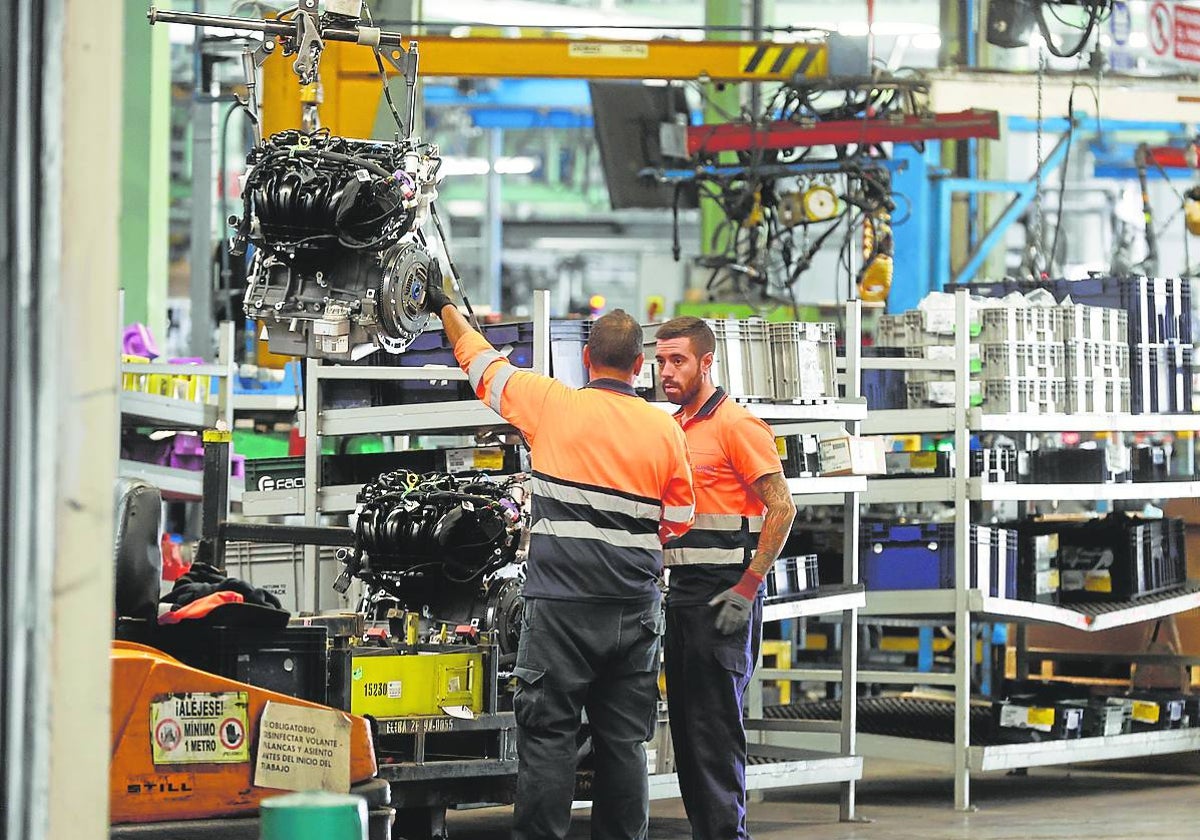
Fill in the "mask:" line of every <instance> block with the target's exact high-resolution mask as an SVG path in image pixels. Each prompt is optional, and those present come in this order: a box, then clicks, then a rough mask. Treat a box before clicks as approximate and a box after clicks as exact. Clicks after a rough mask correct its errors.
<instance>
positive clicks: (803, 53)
mask: <svg viewBox="0 0 1200 840" xmlns="http://www.w3.org/2000/svg"><path fill="white" fill-rule="evenodd" d="M820 50H821V48H820V47H819V46H818V45H816V44H757V45H755V46H753V47H742V48H740V49H739V50H738V66H739V67H741V69H742V72H743V73H745V74H747V75H750V76H763V77H769V78H783V79H790V78H792V77H793V76H803V75H804V74H805V73H806V72H807V71H808V69H809V68H810V67H811V66H812V64H813V62H814V61H816V58H817V56H818V55H819V54H820Z"/></svg>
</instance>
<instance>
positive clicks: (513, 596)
mask: <svg viewBox="0 0 1200 840" xmlns="http://www.w3.org/2000/svg"><path fill="white" fill-rule="evenodd" d="M527 481H528V476H527V475H525V474H518V475H509V476H491V475H486V474H482V473H472V474H457V475H453V474H449V473H415V472H411V471H409V470H397V471H395V472H390V473H384V474H383V475H381V476H379V478H377V479H376V480H375V481H373V482H370V483H368V484H366V485H364V486H363V488H362V490H361V491H360V492H359V495H358V500H357V502H358V503H357V506H356V512H355V517H354V519H353V520H352V528H353V530H354V549H353V550H352V551H347V552H346V553H345V554H344V556H343V560H344V562H345V564H346V565H345V569H344V570H343V573H342V576H341V577H340V578H339V579H338V582H337V584H335V587H336V588H338V589H339V590H340V591H342V592H344V591H346V589H347V588H348V587H349V583H350V579H351V578H352V577H356V578H359V579H360V580H362V581H363V583H364V584H365V585H366V594H365V595H364V598H363V602H364V603H363V612H364V613H365V614H366V616H367V618H368V620H369V621H370V620H375V621H380V620H384V619H391V620H392V625H393V627H392V635H394V636H396V637H398V638H404V637H405V636H406V635H408V636H409V637H410V640H411V635H410V634H411V633H415V634H416V636H417V640H419V641H420V642H436V641H439V640H445V639H447V638H448V637H449V638H453V637H455V635H456V634H459V633H463V632H465V633H467V634H468V635H471V636H473V635H476V634H478V633H485V632H486V633H489V634H490V635H491V637H492V640H493V641H494V643H495V644H496V645H497V646H498V647H499V649H500V653H501V654H502V655H505V654H513V653H515V652H516V650H517V643H518V641H519V639H520V634H521V608H522V607H521V588H522V584H523V581H524V558H525V551H526V548H527V544H528V526H529V505H528V498H529V492H528V485H527ZM405 619H407V620H411V621H415V622H416V626H415V627H413V628H409V627H406V626H403V622H404V620H405Z"/></svg>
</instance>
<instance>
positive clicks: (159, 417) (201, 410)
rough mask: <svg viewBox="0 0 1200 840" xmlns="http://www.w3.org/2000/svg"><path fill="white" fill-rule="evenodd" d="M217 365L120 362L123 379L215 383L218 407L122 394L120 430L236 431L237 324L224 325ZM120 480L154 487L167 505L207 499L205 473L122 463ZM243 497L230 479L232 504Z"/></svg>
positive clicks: (235, 481)
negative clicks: (177, 377)
mask: <svg viewBox="0 0 1200 840" xmlns="http://www.w3.org/2000/svg"><path fill="white" fill-rule="evenodd" d="M217 338H218V344H217V361H216V362H214V363H211V364H200V365H171V364H164V363H157V362H156V363H150V364H137V363H129V362H122V363H121V365H120V370H121V373H122V374H138V375H142V374H149V375H157V374H161V375H172V374H188V375H192V376H208V377H211V378H212V379H214V380H216V383H217V402H216V403H210V402H194V401H191V400H181V399H175V398H173V397H167V396H163V395H161V394H144V393H141V392H138V391H126V390H124V388H122V389H121V390H120V392H119V395H120V396H119V399H118V405H119V407H120V412H121V425H122V426H127V427H128V426H138V427H147V428H153V429H156V430H161V431H193V432H199V431H203V430H205V429H211V428H215V427H217V426H218V425H219V424H221V423H224V424H225V428H227V429H232V428H233V400H232V391H233V374H234V366H233V341H234V331H233V324H232V323H230V322H228V321H225V322H222V323H221V325H220V328H219V332H218V337H217ZM118 475H120V476H121V477H122V478H136V479H140V480H142V481H145V482H147V483H149V484H152V485H154V486H155V487H157V488H158V489H159V490H161V491H162V493H163V495H164V496H165V497H167V498H168V499H176V500H184V501H197V500H199V499H200V498H201V496H202V493H203V478H204V473H203V472H202V471H199V470H196V471H193V470H184V469H179V468H176V467H167V466H163V465H161V464H151V463H147V462H143V461H133V460H129V459H125V458H122V459H121V461H120V463H119V466H118ZM242 493H243V482H242V480H241V479H234V478H230V480H229V499H230V501H234V502H236V501H240V500H241V498H242Z"/></svg>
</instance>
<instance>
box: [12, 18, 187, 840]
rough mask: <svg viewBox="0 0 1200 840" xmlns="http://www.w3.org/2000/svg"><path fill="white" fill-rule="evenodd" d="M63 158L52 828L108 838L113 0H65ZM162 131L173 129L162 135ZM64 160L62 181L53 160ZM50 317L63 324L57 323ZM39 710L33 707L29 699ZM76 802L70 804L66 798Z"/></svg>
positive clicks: (117, 186) (117, 182)
mask: <svg viewBox="0 0 1200 840" xmlns="http://www.w3.org/2000/svg"><path fill="white" fill-rule="evenodd" d="M50 5H56V6H60V7H61V8H62V14H63V27H64V31H63V37H62V39H61V41H56V42H55V43H57V44H61V51H59V52H57V53H56V55H58V56H61V59H62V64H61V65H60V66H59V67H58V70H57V73H59V74H61V79H62V82H61V88H59V89H58V90H57V91H56V93H57V102H54V101H51V102H50V104H49V106H48V107H47V110H51V109H55V108H56V109H57V111H58V114H57V117H58V118H59V119H60V120H61V122H60V129H61V135H60V136H61V137H62V145H61V153H62V154H61V158H60V159H59V160H57V161H53V162H51V163H50V166H49V169H50V172H47V171H46V170H43V172H44V177H46V178H47V182H48V183H50V184H54V187H55V188H56V189H57V190H58V194H59V196H60V199H59V206H58V217H59V224H58V226H57V228H52V231H53V232H52V233H51V234H49V235H52V236H56V237H57V238H58V243H57V245H58V248H59V261H58V265H57V266H56V267H55V268H56V269H57V271H50V272H47V279H48V280H49V281H50V284H51V285H53V284H57V287H58V288H57V290H56V291H57V294H56V295H55V297H54V299H52V300H51V303H52V306H51V307H50V308H51V309H52V311H48V312H46V313H44V315H43V321H42V327H44V328H41V329H38V330H37V334H38V335H40V336H41V340H40V341H41V347H40V352H41V354H42V359H43V360H44V361H43V362H42V366H43V369H44V372H45V374H46V376H45V378H44V379H43V381H42V382H41V383H39V386H40V387H42V388H51V389H52V394H53V396H52V398H51V400H50V401H49V402H50V403H51V405H49V406H47V408H48V409H49V410H48V411H47V412H46V415H47V416H46V417H45V418H44V420H45V423H44V425H43V427H42V428H41V429H40V430H39V432H38V441H37V445H38V447H39V451H40V452H42V453H43V456H42V457H49V458H53V470H54V484H53V488H52V490H53V492H52V493H50V494H47V495H48V497H49V498H48V499H47V501H48V502H49V504H48V505H47V511H48V514H47V515H46V516H45V517H43V518H44V519H45V520H47V521H46V522H45V523H44V524H45V526H46V527H44V528H42V529H41V530H39V531H38V533H37V534H36V539H37V541H38V542H39V544H40V545H41V546H42V549H41V550H42V551H43V552H44V553H45V554H46V555H47V556H48V557H49V558H50V560H51V562H52V563H53V569H54V572H53V577H52V588H51V590H50V592H49V593H47V594H48V596H49V604H48V606H49V609H48V611H47V613H46V614H45V616H44V618H43V620H44V621H46V620H48V629H47V632H48V635H49V646H50V651H49V653H50V655H49V657H48V659H47V660H46V668H47V670H48V673H49V680H50V691H49V696H48V697H47V698H46V699H47V705H46V707H45V714H46V725H47V726H48V728H49V734H50V737H49V749H48V750H47V757H46V761H47V764H48V767H47V770H48V773H47V777H46V779H45V783H46V784H45V788H44V791H43V792H44V794H45V795H46V796H47V798H48V799H49V801H50V803H51V805H50V807H49V813H48V827H47V832H46V835H45V836H46V837H48V838H51V840H60V838H61V840H101V838H107V837H108V755H109V704H110V695H109V670H110V668H109V640H110V639H111V638H112V612H113V591H112V567H113V564H112V534H113V482H114V480H115V477H116V469H117V463H116V459H117V446H116V442H117V424H118V414H117V393H116V388H117V383H118V368H117V362H118V355H117V347H118V344H117V323H118V315H117V297H118V295H117V286H118V279H117V278H118V259H119V249H118V245H117V242H118V222H117V219H118V217H119V215H120V212H121V205H120V201H121V198H120V196H121V173H120V171H119V170H118V168H117V167H115V166H113V165H112V162H113V161H115V160H119V159H120V155H121V148H122V147H121V142H122V140H121V95H122V86H121V75H122V63H123V58H122V55H123V51H122V41H123V37H124V28H125V26H124V24H125V22H124V21H123V20H122V17H121V16H120V15H114V14H112V10H111V9H110V8H109V7H108V5H107V4H105V3H97V2H95V0H60V2H57V3H52V4H50ZM164 142H165V138H164ZM54 169H57V170H58V175H59V177H58V179H57V182H55V180H54V174H52V172H53V170H54ZM52 324H59V325H62V328H61V329H53V328H50V327H51V325H52ZM29 711H30V713H37V711H38V710H35V709H30V710H29ZM68 802H69V803H70V806H69V807H64V805H63V803H68Z"/></svg>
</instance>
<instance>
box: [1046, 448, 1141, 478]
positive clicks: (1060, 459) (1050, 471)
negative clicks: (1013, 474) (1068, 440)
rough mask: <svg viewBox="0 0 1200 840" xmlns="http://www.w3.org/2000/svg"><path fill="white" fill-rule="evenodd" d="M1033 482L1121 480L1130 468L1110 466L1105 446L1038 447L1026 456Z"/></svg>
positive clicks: (1126, 476)
mask: <svg viewBox="0 0 1200 840" xmlns="http://www.w3.org/2000/svg"><path fill="white" fill-rule="evenodd" d="M1026 464H1027V473H1026V475H1025V476H1024V480H1025V481H1026V482H1028V483H1030V484H1119V483H1125V482H1128V481H1129V480H1130V475H1129V473H1128V472H1114V471H1112V470H1110V469H1109V466H1108V456H1107V454H1106V453H1105V450H1104V449H1101V448H1097V449H1035V450H1034V451H1032V452H1029V453H1028V454H1027V456H1026Z"/></svg>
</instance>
